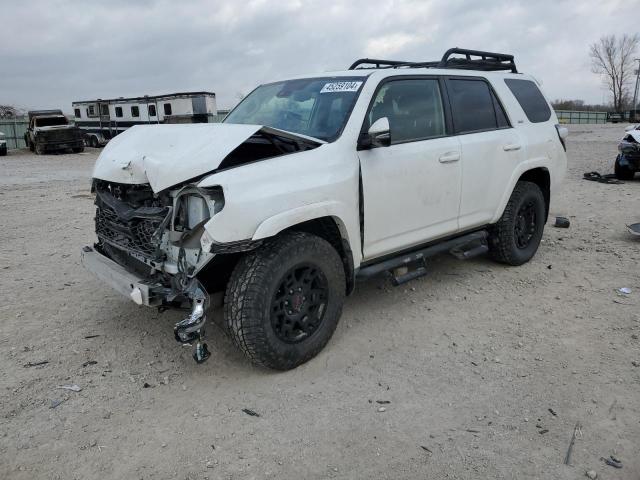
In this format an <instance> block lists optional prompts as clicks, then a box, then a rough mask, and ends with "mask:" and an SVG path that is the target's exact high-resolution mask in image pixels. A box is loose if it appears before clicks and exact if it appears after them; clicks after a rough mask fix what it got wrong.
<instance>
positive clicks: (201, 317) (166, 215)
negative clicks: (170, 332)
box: [83, 180, 224, 362]
mask: <svg viewBox="0 0 640 480" xmlns="http://www.w3.org/2000/svg"><path fill="white" fill-rule="evenodd" d="M93 190H94V192H95V194H96V201H95V204H96V216H95V227H96V235H97V237H98V242H97V243H96V244H95V245H94V246H93V249H91V248H90V247H86V248H85V250H84V251H83V263H84V264H85V266H87V268H88V269H89V270H92V271H93V272H94V273H96V275H97V276H98V277H100V278H101V279H103V280H105V281H107V282H108V283H110V284H111V285H112V286H114V287H115V288H116V289H117V290H119V291H121V293H125V292H123V291H122V290H123V287H122V284H123V278H121V277H118V278H114V274H113V271H112V270H113V269H114V266H113V265H110V266H109V267H110V270H111V271H108V272H107V273H106V274H105V273H104V272H103V273H102V274H101V271H102V269H101V268H100V266H101V265H98V266H96V265H95V263H96V260H95V259H91V258H90V256H91V255H95V254H96V253H97V254H100V255H102V256H104V257H107V259H109V260H111V261H113V262H115V263H116V264H117V265H118V266H119V267H124V270H125V271H126V272H127V273H129V274H130V275H132V276H133V277H132V278H134V280H135V281H133V280H129V285H128V287H129V289H130V291H129V293H128V295H129V297H130V298H131V299H132V300H133V301H134V302H136V303H137V304H139V305H147V306H157V307H160V308H191V313H190V314H189V316H187V317H186V318H185V319H184V320H182V321H181V322H178V323H177V324H176V326H175V329H174V333H175V337H176V340H178V341H179V342H180V343H190V344H195V349H194V358H195V359H196V361H198V362H202V361H204V360H206V358H207V357H208V350H207V347H206V344H205V343H204V342H203V341H202V339H203V336H204V324H205V321H206V311H207V307H208V302H209V299H208V295H207V293H206V290H205V288H204V287H203V286H202V284H201V283H200V281H199V280H198V279H197V274H198V272H199V271H200V270H201V269H202V268H203V267H204V266H205V265H206V264H207V263H208V262H209V261H210V260H211V259H212V258H213V257H214V256H215V254H213V253H211V252H210V245H208V244H206V243H205V247H209V248H203V245H202V243H201V241H205V242H206V238H207V237H206V236H205V235H203V233H204V232H205V229H204V225H205V223H206V222H207V221H208V220H209V219H210V218H211V217H212V216H213V215H215V214H216V213H217V212H218V211H220V210H221V209H222V207H223V205H224V198H223V195H222V190H221V189H220V188H207V189H202V188H198V187H196V186H193V185H186V186H182V187H181V188H177V189H175V190H168V191H165V192H161V193H160V194H155V193H154V192H153V191H152V190H151V188H150V187H149V185H127V184H119V183H113V182H109V181H104V180H95V181H94V184H93ZM203 237H204V239H203ZM102 263H104V261H102ZM96 270H100V271H96ZM105 277H107V278H105ZM127 278H129V277H127ZM115 283H117V284H118V285H114V284H115ZM124 283H126V282H124ZM125 288H126V287H125Z"/></svg>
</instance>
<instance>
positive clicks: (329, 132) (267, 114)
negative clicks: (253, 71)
mask: <svg viewBox="0 0 640 480" xmlns="http://www.w3.org/2000/svg"><path fill="white" fill-rule="evenodd" d="M365 80H366V78H365V77H323V78H305V79H300V80H288V81H284V82H277V83H270V84H267V85H262V86H260V87H258V88H256V89H255V90H254V91H253V92H251V93H250V94H249V95H248V96H247V97H246V98H245V99H244V100H242V102H240V104H239V105H238V106H237V107H236V108H235V109H234V110H233V111H232V112H231V113H230V114H229V115H228V116H227V118H226V119H225V120H224V121H225V123H244V124H252V125H266V126H269V127H273V128H278V129H280V130H287V131H289V132H294V133H298V134H301V135H307V136H309V137H315V138H319V139H320V140H325V141H327V142H331V141H333V140H335V139H336V138H338V137H339V136H340V133H341V132H342V129H343V128H344V125H345V123H346V122H347V119H348V118H349V114H350V113H351V109H352V108H353V105H354V104H355V102H356V99H357V98H358V94H359V93H360V90H361V89H362V85H363V84H364V82H365Z"/></svg>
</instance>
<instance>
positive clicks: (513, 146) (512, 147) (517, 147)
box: [502, 143, 522, 152]
mask: <svg viewBox="0 0 640 480" xmlns="http://www.w3.org/2000/svg"><path fill="white" fill-rule="evenodd" d="M521 148H522V145H519V144H517V143H509V144H507V145H504V146H503V147H502V149H503V150H504V151H505V152H513V151H515V150H520V149H521Z"/></svg>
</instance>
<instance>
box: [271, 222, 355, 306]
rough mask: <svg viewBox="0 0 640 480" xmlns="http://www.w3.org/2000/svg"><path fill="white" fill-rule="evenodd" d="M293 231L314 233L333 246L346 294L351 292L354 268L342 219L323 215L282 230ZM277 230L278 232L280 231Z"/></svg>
mask: <svg viewBox="0 0 640 480" xmlns="http://www.w3.org/2000/svg"><path fill="white" fill-rule="evenodd" d="M287 231H294V232H305V233H310V234H312V235H316V236H318V237H320V238H322V239H324V240H326V241H327V242H329V243H330V244H331V246H333V248H334V249H335V250H336V252H338V255H340V259H341V260H342V266H343V268H344V275H345V281H346V286H347V290H346V294H347V295H350V294H351V293H353V290H354V288H355V269H354V264H353V251H352V250H351V246H350V244H349V240H348V234H347V231H346V228H345V226H344V224H343V223H342V221H341V220H340V219H339V218H338V217H333V216H325V217H318V218H314V219H311V220H307V221H304V222H301V223H298V224H296V225H291V226H290V227H288V228H285V229H284V230H282V232H287ZM282 232H278V233H282Z"/></svg>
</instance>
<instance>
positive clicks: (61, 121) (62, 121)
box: [36, 117, 67, 127]
mask: <svg viewBox="0 0 640 480" xmlns="http://www.w3.org/2000/svg"><path fill="white" fill-rule="evenodd" d="M66 124H67V119H66V117H43V118H36V126H37V127H51V126H53V125H66Z"/></svg>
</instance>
